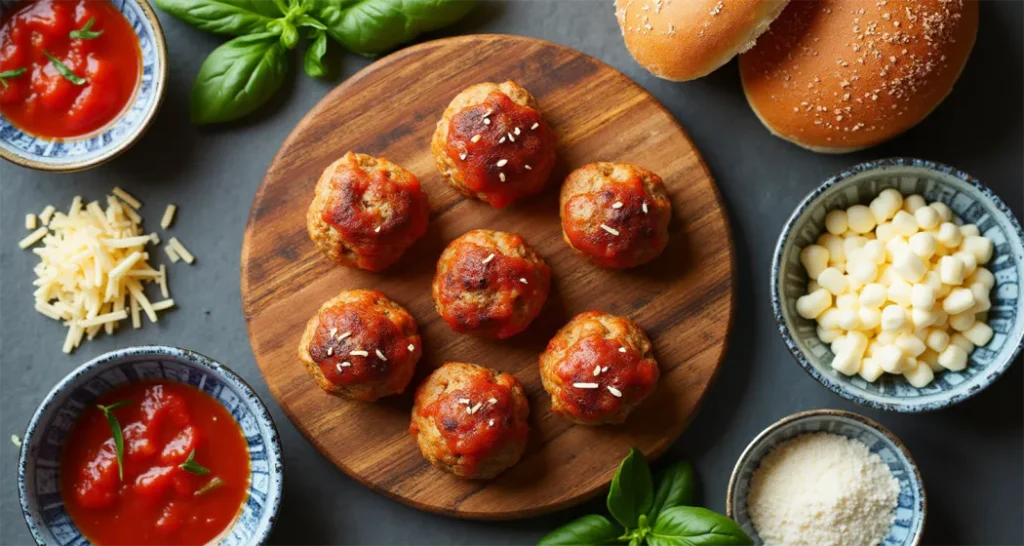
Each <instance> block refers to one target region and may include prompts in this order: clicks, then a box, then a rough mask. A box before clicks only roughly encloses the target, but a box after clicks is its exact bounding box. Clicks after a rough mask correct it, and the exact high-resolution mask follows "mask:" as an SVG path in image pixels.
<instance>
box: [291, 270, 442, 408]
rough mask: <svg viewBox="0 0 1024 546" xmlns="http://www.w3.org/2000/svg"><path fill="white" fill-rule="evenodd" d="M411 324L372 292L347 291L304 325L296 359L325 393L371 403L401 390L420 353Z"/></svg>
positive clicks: (395, 307)
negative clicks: (297, 358) (304, 328)
mask: <svg viewBox="0 0 1024 546" xmlns="http://www.w3.org/2000/svg"><path fill="white" fill-rule="evenodd" d="M421 343H422V342H421V341H420V336H419V333H417V330H416V321H415V320H414V319H413V318H412V315H410V314H409V312H408V311H406V310H405V309H404V308H403V307H402V306H401V305H398V304H397V303H395V302H393V301H391V300H389V299H388V298H387V296H385V295H384V294H382V293H380V292H378V291H376V290H349V291H346V292H342V293H341V294H338V295H337V296H336V297H335V298H333V299H331V300H328V301H327V303H324V304H323V305H322V306H321V307H320V310H319V311H317V313H316V315H314V316H313V318H312V319H310V321H309V323H308V324H306V331H305V332H303V334H302V341H300V342H299V360H301V361H302V363H303V364H305V366H306V370H307V371H309V373H310V375H312V376H313V379H316V382H317V384H318V385H320V388H322V389H324V390H325V391H327V392H329V393H331V394H336V395H338V396H342V397H345V398H351V399H354V400H363V401H367V402H372V401H374V400H376V399H378V398H380V397H382V396H387V395H389V394H397V393H400V392H402V391H404V390H405V387H406V385H408V384H409V380H410V379H411V378H412V372H413V370H414V369H415V368H416V362H417V361H418V360H419V359H420V355H421V354H422V345H421Z"/></svg>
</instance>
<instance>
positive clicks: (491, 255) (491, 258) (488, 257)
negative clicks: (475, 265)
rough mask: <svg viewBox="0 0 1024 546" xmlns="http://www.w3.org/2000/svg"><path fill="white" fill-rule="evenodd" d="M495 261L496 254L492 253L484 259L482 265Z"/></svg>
mask: <svg viewBox="0 0 1024 546" xmlns="http://www.w3.org/2000/svg"><path fill="white" fill-rule="evenodd" d="M493 259H494V253H493V252H492V253H490V254H488V255H487V257H486V258H484V259H483V260H482V261H481V262H480V263H484V264H485V263H488V262H490V261H491V260H493Z"/></svg>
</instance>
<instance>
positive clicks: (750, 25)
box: [615, 0, 789, 81]
mask: <svg viewBox="0 0 1024 546" xmlns="http://www.w3.org/2000/svg"><path fill="white" fill-rule="evenodd" d="M788 1H789V0H616V1H615V8H616V9H615V15H616V18H617V19H618V21H619V27H620V28H621V29H622V37H623V39H624V40H625V41H626V48H627V49H629V52H630V54H632V55H633V58H634V59H636V61H637V62H638V63H640V64H641V65H642V66H643V67H644V68H646V69H647V70H648V71H649V72H650V73H651V74H654V75H655V76H657V77H659V78H664V79H666V80H674V81H685V80H692V79H695V78H700V77H702V76H706V75H708V74H710V73H711V72H713V71H714V70H715V69H717V68H718V67H720V66H722V65H724V64H725V63H727V62H729V60H730V59H732V58H733V57H735V56H736V55H737V54H738V53H742V52H743V51H746V50H748V49H750V48H751V47H752V46H753V45H754V41H755V40H756V39H757V37H758V36H760V35H761V33H763V32H764V31H766V30H768V25H769V24H771V22H772V21H773V20H775V18H776V17H778V16H779V14H780V13H781V12H782V9H783V8H784V7H786V3H787V2H788Z"/></svg>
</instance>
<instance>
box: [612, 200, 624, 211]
mask: <svg viewBox="0 0 1024 546" xmlns="http://www.w3.org/2000/svg"><path fill="white" fill-rule="evenodd" d="M612 208H613V209H621V208H622V201H616V202H614V203H612Z"/></svg>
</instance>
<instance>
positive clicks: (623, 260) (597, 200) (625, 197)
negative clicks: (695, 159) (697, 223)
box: [560, 163, 672, 268]
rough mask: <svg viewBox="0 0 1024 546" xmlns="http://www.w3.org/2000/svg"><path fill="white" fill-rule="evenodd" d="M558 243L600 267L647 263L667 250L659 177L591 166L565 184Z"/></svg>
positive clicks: (617, 166) (631, 168)
mask: <svg viewBox="0 0 1024 546" xmlns="http://www.w3.org/2000/svg"><path fill="white" fill-rule="evenodd" d="M560 202H561V213H560V214H561V216H562V237H563V238H564V239H565V242H566V243H568V244H569V246H571V247H572V248H573V249H575V250H576V251H578V252H579V253H581V254H583V255H584V256H587V257H588V258H590V259H591V261H593V262H594V263H595V264H596V265H599V266H601V267H611V268H624V267H633V266H637V265H640V264H644V263H647V262H649V261H651V260H653V259H654V258H656V257H657V256H658V255H659V254H661V251H662V250H665V245H667V244H668V223H669V220H670V219H671V218H672V203H671V202H670V201H669V198H668V194H667V193H666V192H665V185H664V184H663V183H662V182H661V177H659V176H658V175H656V174H654V173H652V172H651V171H648V170H646V169H641V168H640V167H637V166H635V165H630V164H628V163H591V164H590V165H585V166H583V167H580V168H579V169H576V170H575V171H573V172H572V173H570V174H569V177H568V178H566V179H565V184H563V185H562V194H561V199H560Z"/></svg>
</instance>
